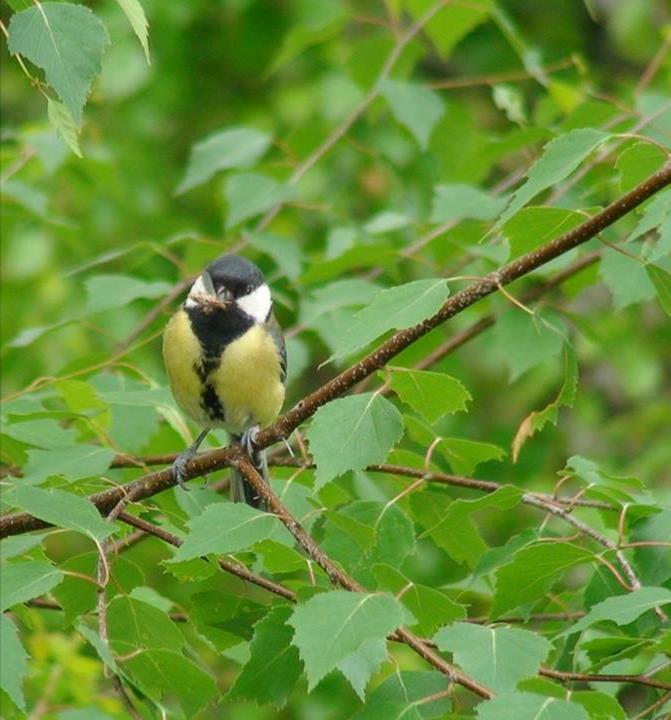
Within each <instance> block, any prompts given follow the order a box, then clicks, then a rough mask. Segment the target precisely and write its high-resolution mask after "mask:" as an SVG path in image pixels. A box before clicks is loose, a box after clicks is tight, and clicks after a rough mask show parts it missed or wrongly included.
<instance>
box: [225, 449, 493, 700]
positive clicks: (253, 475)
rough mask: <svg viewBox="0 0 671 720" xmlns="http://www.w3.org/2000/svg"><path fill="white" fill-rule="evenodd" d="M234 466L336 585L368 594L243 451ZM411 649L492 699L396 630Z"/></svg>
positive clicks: (410, 636)
mask: <svg viewBox="0 0 671 720" xmlns="http://www.w3.org/2000/svg"><path fill="white" fill-rule="evenodd" d="M235 467H236V468H237V469H238V470H239V471H240V472H241V473H242V474H243V475H244V476H245V478H246V480H247V481H248V482H249V483H250V484H251V485H252V487H253V488H254V490H255V491H256V493H257V494H258V495H259V497H261V498H262V499H263V501H264V502H265V504H266V506H267V507H268V508H270V509H271V510H272V512H273V513H274V514H275V515H276V516H277V517H278V518H279V519H280V521H281V522H282V524H283V525H284V526H285V527H286V528H287V530H289V532H290V533H291V534H292V535H293V536H294V538H296V540H297V542H298V543H299V545H300V546H301V547H302V548H303V549H304V550H305V551H306V552H307V554H308V555H309V556H310V557H311V558H312V559H313V560H314V561H315V562H316V563H317V564H318V565H319V566H320V567H321V568H322V570H324V572H325V573H326V574H327V575H328V576H329V579H330V580H331V582H332V583H333V584H334V585H339V586H340V587H343V588H345V590H350V591H352V592H366V589H365V588H364V587H363V586H362V585H360V584H359V583H358V582H357V581H356V580H354V578H351V577H350V576H349V575H348V574H347V573H346V572H344V571H343V570H342V569H341V568H340V567H338V566H337V565H336V564H335V563H334V562H333V561H332V560H331V558H329V556H328V555H327V554H326V553H325V552H324V551H323V550H322V549H321V548H320V547H319V545H318V544H317V543H316V542H315V541H314V540H313V539H312V537H311V536H310V535H309V534H308V533H307V532H306V531H305V529H304V528H303V527H302V526H301V524H300V523H299V522H298V520H297V519H296V518H295V517H294V516H293V515H292V514H291V513H290V512H289V510H288V509H287V508H286V507H285V506H284V504H283V503H282V502H281V501H280V500H279V498H278V497H277V496H276V495H275V493H273V491H272V490H271V488H270V485H269V484H268V483H267V482H266V481H265V480H264V479H263V478H262V477H261V476H260V475H259V473H258V472H257V471H256V470H255V468H254V467H253V466H252V464H251V463H250V461H249V458H248V457H246V456H244V455H243V454H242V452H240V453H239V457H238V458H237V459H236V461H235ZM391 638H392V639H398V640H400V641H401V642H403V643H405V644H406V645H408V646H409V647H411V648H412V649H413V650H414V651H415V652H416V653H417V654H418V655H420V656H421V657H422V658H424V660H426V661H427V662H428V663H430V664H431V665H433V666H434V667H435V668H436V669H437V670H439V671H440V672H441V673H443V675H445V676H447V677H448V678H449V679H450V680H451V681H452V682H455V683H457V684H458V685H461V686H463V687H465V688H467V689H468V690H471V691H472V692H474V693H475V694H476V695H479V696H480V697H482V698H486V699H487V698H492V697H494V693H493V692H492V691H491V690H490V689H489V688H487V687H485V686H484V685H481V684H480V683H478V682H477V681H475V680H473V679H472V678H470V677H468V675H465V674H464V673H462V672H461V671H460V670H459V669H458V668H456V667H454V666H453V665H450V664H449V663H448V662H446V661H445V660H444V659H443V658H442V657H441V656H440V655H439V654H438V653H437V652H436V651H435V650H434V649H433V648H431V647H430V646H429V645H427V644H426V643H425V642H424V641H422V640H421V639H420V638H418V637H417V636H416V635H414V634H413V633H411V632H409V631H408V630H406V629H405V628H397V629H396V631H395V632H394V633H393V634H392V636H391Z"/></svg>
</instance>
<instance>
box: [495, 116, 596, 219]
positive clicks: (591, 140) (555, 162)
mask: <svg viewBox="0 0 671 720" xmlns="http://www.w3.org/2000/svg"><path fill="white" fill-rule="evenodd" d="M608 138H610V135H609V134H608V133H604V132H601V131H600V130H595V129H593V128H579V129H577V130H572V131H571V132H569V133H567V134H566V135H561V136H559V137H557V138H555V139H554V140H552V141H550V142H549V143H548V144H547V145H546V146H545V148H544V149H543V155H542V157H541V158H540V159H539V160H537V161H536V162H535V163H534V164H533V165H532V166H531V168H530V169H529V171H528V172H527V181H526V182H525V183H524V185H522V187H520V189H519V190H517V192H516V193H515V194H514V195H513V197H512V200H511V202H510V204H509V205H508V207H507V208H506V210H505V212H504V213H503V215H501V217H500V218H499V221H498V223H497V226H501V225H503V224H504V223H505V222H506V221H508V220H509V219H510V218H511V217H512V216H513V215H515V213H517V212H518V211H519V210H521V209H522V208H523V207H524V206H525V205H526V204H527V203H528V202H529V200H531V199H532V198H534V197H535V196H536V195H538V193H540V192H542V191H543V190H546V189H547V188H549V187H552V186H553V185H556V184H557V183H559V182H561V181H562V180H563V179H564V178H565V177H567V176H568V175H570V174H571V173H572V172H573V171H574V170H575V169H576V168H577V167H578V165H580V163H581V162H582V161H583V160H584V159H585V158H586V157H587V156H588V155H589V154H590V153H592V152H594V150H596V148H597V147H599V145H601V144H602V143H603V142H605V141H606V140H608Z"/></svg>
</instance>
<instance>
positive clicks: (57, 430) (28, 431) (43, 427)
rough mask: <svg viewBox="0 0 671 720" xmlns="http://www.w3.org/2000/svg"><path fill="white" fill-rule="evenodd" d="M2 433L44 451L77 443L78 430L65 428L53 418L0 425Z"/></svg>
mask: <svg viewBox="0 0 671 720" xmlns="http://www.w3.org/2000/svg"><path fill="white" fill-rule="evenodd" d="M0 432H1V433H2V434H3V435H7V436H9V437H11V438H14V440H18V441H19V442H22V443H26V444H27V445H33V446H35V447H39V448H42V449H44V450H56V449H58V448H66V447H69V446H70V445H74V444H75V443H76V442H77V431H76V430H74V429H73V428H64V427H62V426H61V425H60V423H58V422H57V421H56V420H54V419H52V418H38V419H36V420H24V421H23V422H17V423H12V424H8V423H3V424H2V425H0Z"/></svg>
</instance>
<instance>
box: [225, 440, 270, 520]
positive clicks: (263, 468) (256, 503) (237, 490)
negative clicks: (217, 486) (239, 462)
mask: <svg viewBox="0 0 671 720" xmlns="http://www.w3.org/2000/svg"><path fill="white" fill-rule="evenodd" d="M235 439H236V440H237V441H238V442H240V438H237V437H236V438H235ZM249 457H250V459H251V461H252V465H253V466H254V469H255V470H256V472H258V474H259V475H260V476H261V477H262V478H263V480H264V482H266V483H269V481H270V480H269V476H268V463H267V461H266V454H265V452H264V451H263V450H257V449H255V450H254V451H253V452H252V453H250V456H249ZM231 500H232V501H233V502H244V503H247V505H251V506H252V507H253V508H257V509H258V510H263V511H265V512H268V506H267V505H266V503H265V501H264V500H263V498H262V497H260V496H259V494H258V493H257V492H256V490H255V489H254V488H253V487H252V486H251V485H250V484H249V481H248V480H247V478H246V477H245V476H244V475H243V474H242V473H241V472H240V471H239V470H236V469H235V468H231Z"/></svg>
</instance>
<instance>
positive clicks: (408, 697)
mask: <svg viewBox="0 0 671 720" xmlns="http://www.w3.org/2000/svg"><path fill="white" fill-rule="evenodd" d="M444 692H445V676H444V675H442V674H441V673H438V672H426V671H423V672H416V671H408V670H400V671H397V672H395V673H393V674H392V675H390V676H389V677H388V678H386V680H385V681H384V682H383V683H382V684H381V685H380V686H379V687H377V688H375V690H374V691H373V692H372V693H371V694H370V696H369V697H368V699H367V701H366V704H365V705H364V707H363V708H361V710H360V711H359V712H358V713H357V714H356V715H354V720H438V719H439V718H446V717H447V716H446V713H447V712H448V711H449V709H450V700H449V698H447V697H445V696H444ZM433 697H436V699H435V700H429V698H433Z"/></svg>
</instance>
